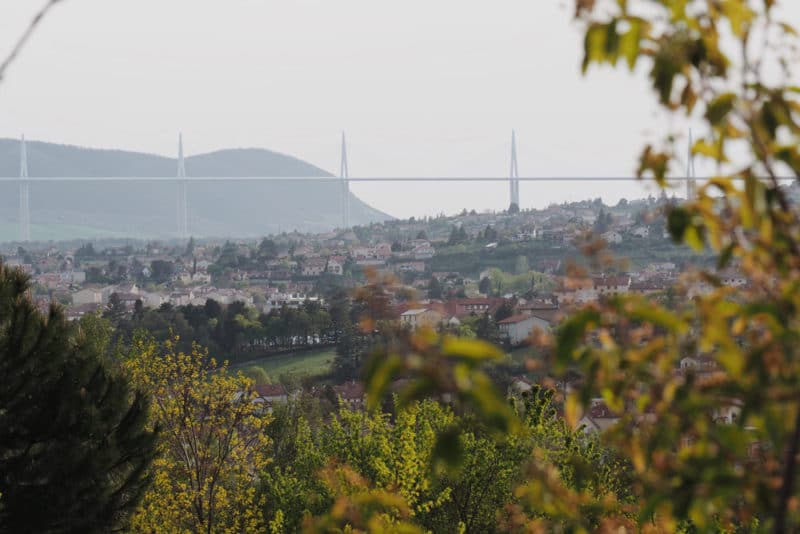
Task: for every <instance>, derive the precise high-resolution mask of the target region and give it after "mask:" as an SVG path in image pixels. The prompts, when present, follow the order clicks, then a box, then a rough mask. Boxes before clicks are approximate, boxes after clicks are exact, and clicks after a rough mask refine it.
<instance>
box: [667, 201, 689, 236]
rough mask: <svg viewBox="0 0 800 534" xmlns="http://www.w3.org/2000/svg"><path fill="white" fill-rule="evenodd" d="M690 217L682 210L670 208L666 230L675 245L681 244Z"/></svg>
mask: <svg viewBox="0 0 800 534" xmlns="http://www.w3.org/2000/svg"><path fill="white" fill-rule="evenodd" d="M690 221H691V217H690V215H689V212H688V211H686V210H685V209H683V208H672V209H671V210H669V213H668V214H667V229H668V230H669V235H671V236H672V240H673V241H674V242H675V243H682V242H683V239H684V236H685V235H686V229H687V228H688V227H689V224H690Z"/></svg>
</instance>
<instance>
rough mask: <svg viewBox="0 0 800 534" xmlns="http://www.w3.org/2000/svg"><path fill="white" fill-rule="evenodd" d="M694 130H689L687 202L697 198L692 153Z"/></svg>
mask: <svg viewBox="0 0 800 534" xmlns="http://www.w3.org/2000/svg"><path fill="white" fill-rule="evenodd" d="M693 144H694V142H693V141H692V130H691V129H689V153H688V154H687V157H686V200H694V199H695V198H697V179H696V175H695V172H694V154H693V153H692V145H693Z"/></svg>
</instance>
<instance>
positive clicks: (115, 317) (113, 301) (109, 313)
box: [103, 291, 128, 323]
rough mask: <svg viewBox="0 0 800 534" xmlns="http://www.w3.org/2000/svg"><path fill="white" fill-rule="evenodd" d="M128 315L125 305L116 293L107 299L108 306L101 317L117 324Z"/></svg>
mask: <svg viewBox="0 0 800 534" xmlns="http://www.w3.org/2000/svg"><path fill="white" fill-rule="evenodd" d="M127 313H128V310H127V308H126V307H125V303H123V302H122V298H121V297H120V296H119V293H117V292H116V291H115V292H114V293H111V295H110V296H109V297H108V304H106V310H105V312H103V316H104V317H106V318H108V319H110V320H111V321H113V322H115V323H117V322H119V321H120V320H121V319H122V318H123V317H125V315H126V314H127Z"/></svg>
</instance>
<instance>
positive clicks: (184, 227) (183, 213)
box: [177, 133, 189, 239]
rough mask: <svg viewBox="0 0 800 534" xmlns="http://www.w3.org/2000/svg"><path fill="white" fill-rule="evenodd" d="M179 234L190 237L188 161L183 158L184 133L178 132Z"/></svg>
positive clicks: (184, 237) (182, 237)
mask: <svg viewBox="0 0 800 534" xmlns="http://www.w3.org/2000/svg"><path fill="white" fill-rule="evenodd" d="M177 174H178V199H177V200H178V206H177V217H178V235H179V236H180V238H181V239H188V238H189V200H188V195H187V192H186V189H187V187H186V162H185V161H184V158H183V134H180V133H179V134H178V173H177Z"/></svg>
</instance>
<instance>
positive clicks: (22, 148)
mask: <svg viewBox="0 0 800 534" xmlns="http://www.w3.org/2000/svg"><path fill="white" fill-rule="evenodd" d="M19 177H20V182H19V240H20V241H22V242H28V241H30V240H31V189H30V183H29V181H28V150H27V146H26V145H25V135H23V136H22V137H21V139H20V142H19Z"/></svg>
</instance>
